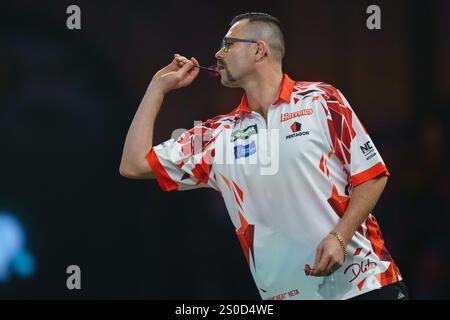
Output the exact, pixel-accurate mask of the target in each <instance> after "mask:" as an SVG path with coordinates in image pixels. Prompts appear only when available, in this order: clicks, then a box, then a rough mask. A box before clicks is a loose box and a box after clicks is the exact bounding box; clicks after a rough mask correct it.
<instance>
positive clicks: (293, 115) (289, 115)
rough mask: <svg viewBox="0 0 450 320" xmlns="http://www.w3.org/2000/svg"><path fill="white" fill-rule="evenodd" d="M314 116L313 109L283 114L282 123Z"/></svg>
mask: <svg viewBox="0 0 450 320" xmlns="http://www.w3.org/2000/svg"><path fill="white" fill-rule="evenodd" d="M312 114H313V109H311V108H309V109H302V110H299V111H295V112H291V113H283V114H281V119H280V121H281V122H284V121H287V120H290V119H293V118H297V117H301V116H310V115H312Z"/></svg>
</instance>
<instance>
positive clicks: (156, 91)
mask: <svg viewBox="0 0 450 320" xmlns="http://www.w3.org/2000/svg"><path fill="white" fill-rule="evenodd" d="M194 64H195V65H199V63H198V61H197V60H196V59H195V58H191V60H188V59H186V58H185V57H183V56H180V55H178V54H175V56H174V59H173V61H172V62H171V63H170V64H169V65H167V66H166V67H164V68H163V69H161V70H159V71H158V72H157V73H156V74H155V76H154V77H153V79H152V81H151V82H150V84H149V86H148V88H147V91H146V92H145V95H144V97H143V98H142V101H141V104H140V105H139V108H138V110H137V112H136V114H135V116H134V118H133V121H132V123H131V126H130V129H129V130H128V134H127V137H126V139H125V145H124V148H123V153H122V160H121V162H120V168H119V171H120V174H121V175H122V176H124V177H127V178H131V179H154V178H156V176H155V174H154V172H153V171H152V168H151V167H150V165H149V164H148V162H147V159H146V156H147V154H148V152H149V151H150V149H151V148H152V146H153V127H154V123H155V119H156V116H157V115H158V112H159V110H160V108H161V105H162V103H163V100H164V97H165V95H166V94H167V93H169V92H170V91H171V90H174V89H178V88H182V87H185V86H188V85H190V84H191V83H192V81H193V80H194V79H195V78H196V77H197V75H198V73H199V69H198V68H194V67H193V66H194Z"/></svg>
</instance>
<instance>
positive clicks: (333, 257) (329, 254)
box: [310, 234, 344, 277]
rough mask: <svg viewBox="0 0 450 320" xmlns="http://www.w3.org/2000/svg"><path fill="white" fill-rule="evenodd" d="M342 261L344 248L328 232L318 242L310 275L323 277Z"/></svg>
mask: <svg viewBox="0 0 450 320" xmlns="http://www.w3.org/2000/svg"><path fill="white" fill-rule="evenodd" d="M343 263H344V250H342V247H341V244H340V243H339V240H338V239H337V238H336V237H335V236H334V235H332V234H329V235H328V236H326V237H325V239H323V240H322V242H320V244H319V246H318V247H317V251H316V259H315V261H314V267H313V270H312V272H311V273H310V275H311V276H316V277H323V276H329V275H331V274H333V273H334V272H335V271H336V270H337V269H339V268H340V267H341V266H342V264H343Z"/></svg>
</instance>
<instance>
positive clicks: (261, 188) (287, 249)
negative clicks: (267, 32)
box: [147, 75, 402, 299]
mask: <svg viewBox="0 0 450 320" xmlns="http://www.w3.org/2000/svg"><path fill="white" fill-rule="evenodd" d="M147 159H148V162H149V164H150V166H151V167H152V169H153V171H154V172H155V173H156V176H157V181H158V183H159V185H160V186H161V188H162V189H163V190H165V191H170V190H189V189H194V188H201V187H209V188H214V189H215V190H217V191H219V192H220V193H221V195H222V196H223V199H224V201H225V205H226V207H227V210H228V213H229V215H230V217H231V220H232V223H233V224H234V226H235V228H236V234H237V236H238V238H239V241H240V243H241V245H242V249H243V251H244V255H245V258H246V260H247V262H248V265H249V267H250V270H251V272H252V275H253V278H254V280H255V283H256V286H257V287H258V290H259V293H260V295H261V298H262V299H348V298H351V297H354V296H357V295H360V294H363V293H366V292H368V291H371V290H373V289H377V288H380V287H382V286H386V285H389V284H391V283H394V282H397V281H399V280H401V279H402V278H401V275H400V272H399V270H398V268H397V266H396V265H395V263H394V261H393V260H392V258H391V256H390V254H389V252H388V251H387V249H386V247H385V245H384V241H383V237H382V235H381V232H380V229H379V226H378V224H377V221H376V219H375V217H374V216H373V215H372V214H370V215H369V217H368V218H367V220H366V221H365V222H364V223H363V224H362V225H361V227H360V228H359V229H358V230H357V232H356V233H355V234H354V236H353V238H352V240H351V241H350V243H349V245H348V248H347V249H348V252H349V255H348V256H347V259H346V260H345V262H344V264H343V266H342V267H341V268H339V269H338V270H337V271H336V272H335V273H334V274H332V275H331V276H328V277H311V276H308V275H306V272H305V268H307V267H306V266H307V265H311V266H312V265H313V263H314V259H315V252H316V248H317V246H318V245H319V243H320V241H322V239H323V238H324V237H326V236H327V235H328V233H329V232H330V231H331V230H332V229H333V228H334V227H335V226H336V225H337V223H338V222H339V220H340V219H341V217H342V215H343V214H344V213H345V209H346V208H347V205H348V203H349V200H350V197H351V195H352V190H353V188H354V187H355V186H357V185H359V184H361V183H363V182H365V181H367V180H370V179H372V178H374V177H376V176H378V175H389V172H388V170H387V168H386V166H385V164H384V162H383V160H382V158H381V156H380V154H379V152H378V150H377V149H376V147H375V145H374V143H373V142H372V140H371V138H370V137H369V135H368V133H367V131H366V130H365V128H364V127H363V125H362V123H361V122H360V120H359V119H358V117H357V116H356V114H355V112H354V111H353V109H352V108H351V107H350V105H349V103H348V102H347V100H346V99H345V98H344V96H343V95H342V94H341V93H340V92H339V90H337V89H336V88H334V87H333V86H331V85H329V84H326V83H322V82H304V81H298V82H294V81H293V80H291V79H290V78H289V77H288V76H287V75H284V77H283V84H282V89H281V91H280V95H279V98H278V99H277V101H276V102H274V103H273V104H272V105H271V106H270V107H269V110H268V114H267V121H266V120H265V119H264V118H263V117H262V116H261V115H260V114H259V113H257V112H254V111H250V110H249V108H248V107H247V100H246V97H245V95H244V97H243V98H242V101H241V103H240V105H239V107H237V108H236V109H235V110H233V111H232V112H231V113H229V114H226V115H221V116H218V117H215V118H213V119H210V120H207V121H205V122H203V123H201V124H199V125H196V126H195V127H194V128H192V129H191V130H189V131H186V132H185V133H184V134H183V135H181V136H180V137H179V138H178V139H177V140H176V141H175V140H174V139H170V140H168V141H166V142H163V143H161V144H160V145H157V146H155V147H153V148H152V149H151V150H150V152H149V153H148V156H147Z"/></svg>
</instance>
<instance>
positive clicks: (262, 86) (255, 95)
mask: <svg viewBox="0 0 450 320" xmlns="http://www.w3.org/2000/svg"><path fill="white" fill-rule="evenodd" d="M282 83H283V72H282V71H281V69H277V70H270V71H269V72H265V73H264V74H263V75H261V76H259V77H257V78H256V79H255V80H253V81H250V82H249V83H248V84H247V85H246V86H245V88H244V90H245V94H246V96H247V102H248V108H249V109H250V110H251V111H256V112H259V113H261V114H262V115H263V116H264V118H266V116H267V111H268V109H269V107H270V105H271V104H272V103H273V102H274V101H275V100H277V98H278V96H279V95H280V90H281V85H282Z"/></svg>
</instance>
